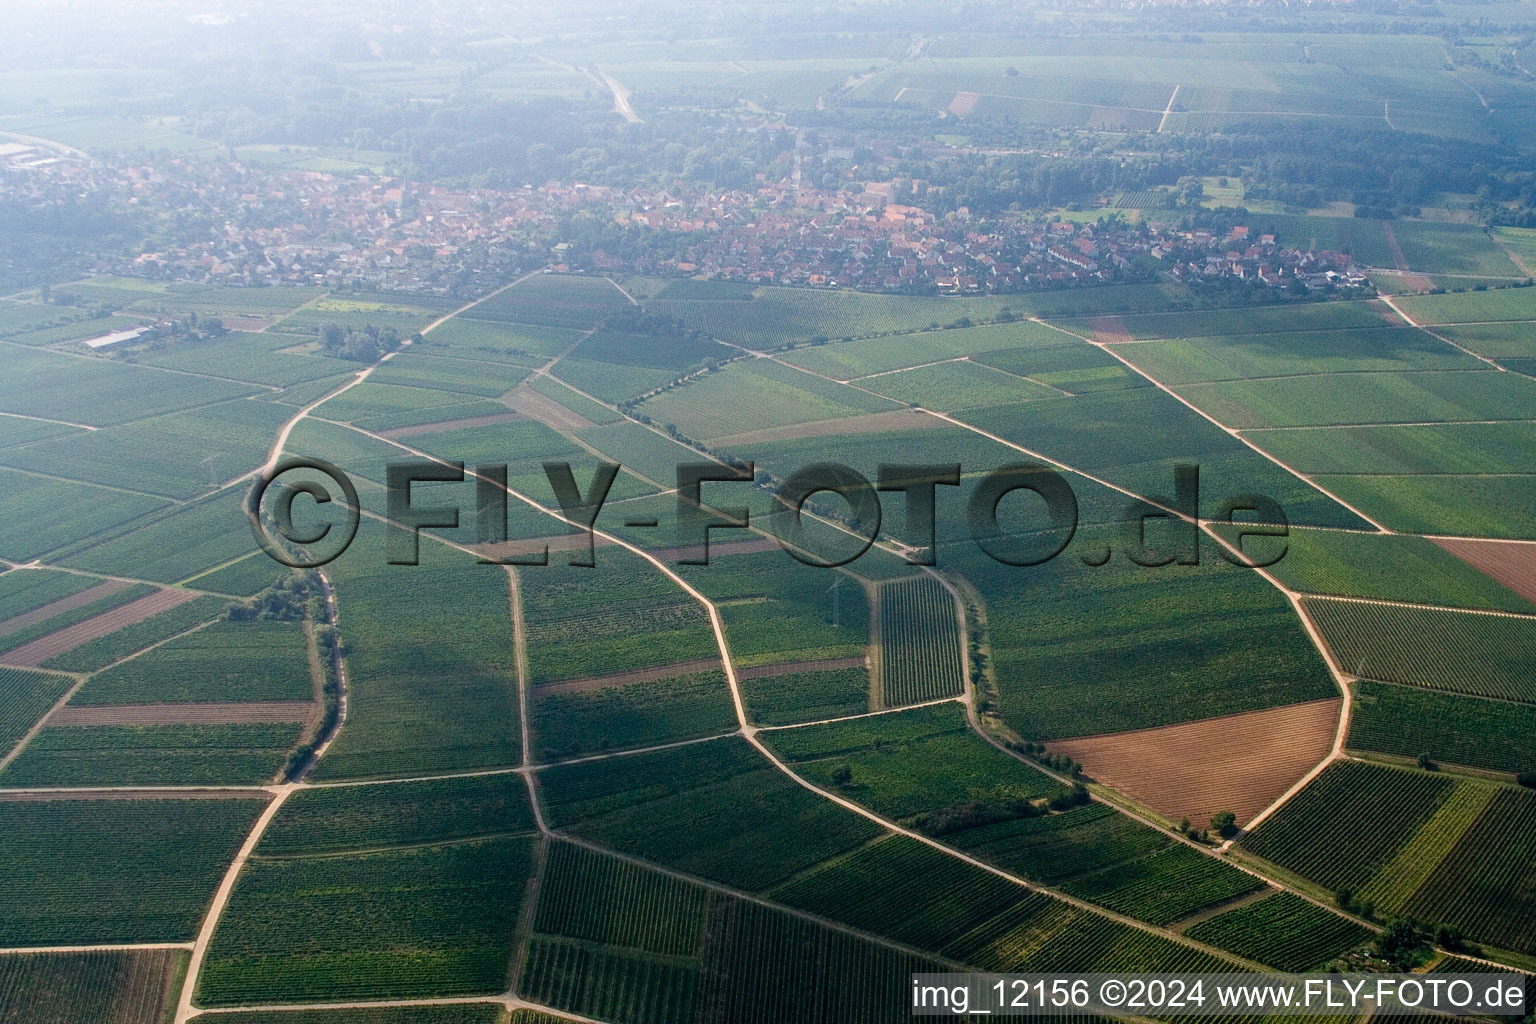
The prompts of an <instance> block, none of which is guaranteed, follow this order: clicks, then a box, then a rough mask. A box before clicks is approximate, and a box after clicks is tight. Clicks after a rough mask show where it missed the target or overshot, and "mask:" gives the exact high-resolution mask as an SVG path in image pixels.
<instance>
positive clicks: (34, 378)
mask: <svg viewBox="0 0 1536 1024" xmlns="http://www.w3.org/2000/svg"><path fill="white" fill-rule="evenodd" d="M0 373H4V375H5V377H6V381H7V383H8V384H9V385H10V386H9V387H7V388H6V391H5V394H4V395H3V396H0V412H10V413H19V414H21V415H24V416H39V417H42V418H43V419H53V420H66V421H69V422H72V423H84V424H88V425H90V426H96V427H104V426H110V425H111V424H114V423H125V422H127V421H128V420H135V419H141V418H143V417H145V416H153V415H157V414H161V413H171V412H176V411H178V410H181V409H189V408H191V407H193V406H200V405H208V404H210V403H212V402H217V401H221V400H224V399H230V398H241V397H244V396H246V395H250V394H254V393H255V392H256V391H257V390H258V389H257V388H256V387H255V386H253V385H250V384H239V383H234V382H230V381H217V380H210V379H208V378H205V377H194V376H189V375H187V374H180V373H167V372H165V371H162V370H156V369H153V368H151V367H146V366H131V365H128V364H126V363H121V362H114V361H108V360H105V359H77V358H73V357H71V356H66V355H63V354H60V353H58V352H48V351H43V350H38V349H27V348H22V347H20V346H7V347H5V348H4V349H3V351H0Z"/></svg>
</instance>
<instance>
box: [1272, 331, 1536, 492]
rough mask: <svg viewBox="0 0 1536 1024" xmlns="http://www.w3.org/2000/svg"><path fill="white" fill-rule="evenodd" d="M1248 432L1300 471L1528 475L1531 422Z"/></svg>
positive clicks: (1535, 428)
mask: <svg viewBox="0 0 1536 1024" xmlns="http://www.w3.org/2000/svg"><path fill="white" fill-rule="evenodd" d="M1452 351H1453V350H1452ZM1252 435H1253V436H1252V437H1251V440H1252V441H1254V443H1256V444H1258V445H1260V446H1261V447H1263V448H1264V449H1265V450H1266V451H1269V452H1272V453H1273V454H1275V455H1276V456H1277V457H1279V458H1282V459H1284V460H1285V461H1286V462H1287V463H1288V464H1290V465H1292V466H1294V467H1296V469H1298V470H1299V471H1301V472H1303V473H1328V474H1331V473H1362V474H1367V475H1373V476H1376V475H1381V474H1384V473H1400V474H1414V473H1452V474H1455V473H1461V474H1468V473H1529V472H1530V471H1531V469H1532V463H1531V445H1532V441H1533V439H1536V424H1530V423H1523V422H1519V421H1515V422H1501V423H1428V424H1416V425H1411V426H1404V425H1401V424H1392V425H1388V426H1380V427H1359V426H1353V427H1320V428H1317V429H1313V430H1256V431H1253V432H1252Z"/></svg>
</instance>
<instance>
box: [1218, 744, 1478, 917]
mask: <svg viewBox="0 0 1536 1024" xmlns="http://www.w3.org/2000/svg"><path fill="white" fill-rule="evenodd" d="M1455 788H1456V783H1455V782H1454V781H1453V780H1451V779H1447V778H1442V777H1439V776H1435V775H1427V774H1423V773H1419V772H1411V771H1406V770H1401V769H1397V768H1387V767H1383V766H1381V765H1374V764H1367V763H1364V762H1359V761H1344V762H1339V763H1336V764H1333V765H1330V766H1329V767H1328V768H1327V770H1325V771H1324V772H1323V774H1322V775H1320V776H1318V778H1317V779H1316V780H1315V781H1314V782H1313V783H1312V784H1311V785H1310V786H1308V787H1307V788H1306V789H1304V790H1302V791H1301V793H1299V794H1298V795H1297V796H1296V798H1295V799H1293V800H1292V801H1291V802H1290V803H1288V804H1286V805H1285V806H1284V807H1283V808H1281V809H1280V811H1279V813H1277V814H1276V815H1275V816H1274V817H1272V818H1270V819H1269V820H1268V821H1266V822H1265V823H1264V824H1263V825H1261V826H1260V827H1259V828H1258V829H1257V830H1256V831H1254V832H1252V833H1250V834H1249V835H1247V836H1245V837H1244V838H1243V839H1242V840H1241V842H1240V844H1239V845H1240V846H1241V847H1242V848H1243V849H1244V850H1247V851H1248V852H1249V853H1253V854H1256V855H1258V856H1260V857H1263V858H1264V859H1266V860H1270V861H1273V862H1274V863H1276V864H1279V865H1280V866H1281V867H1283V868H1287V869H1289V870H1291V871H1294V872H1296V873H1297V874H1298V875H1301V876H1302V877H1304V878H1308V879H1311V880H1312V881H1314V882H1317V883H1318V884H1320V885H1322V886H1324V887H1325V888H1327V889H1329V890H1337V889H1349V890H1351V891H1358V890H1359V889H1360V887H1361V886H1363V885H1365V883H1366V882H1368V881H1370V879H1371V878H1372V877H1373V876H1374V875H1375V874H1376V873H1377V872H1378V871H1380V870H1381V869H1382V868H1383V867H1385V866H1386V865H1387V864H1389V863H1390V862H1391V861H1392V859H1393V857H1394V856H1396V854H1397V852H1398V851H1399V850H1401V849H1402V848H1403V847H1404V846H1405V845H1407V843H1408V842H1409V841H1410V840H1411V839H1412V837H1413V835H1414V834H1415V833H1416V832H1417V831H1418V830H1419V829H1420V828H1421V827H1423V825H1424V823H1425V822H1427V821H1428V820H1429V819H1430V818H1431V817H1433V816H1434V814H1435V812H1436V811H1437V810H1438V809H1439V808H1440V806H1441V805H1442V804H1443V803H1444V802H1445V801H1446V800H1447V799H1449V798H1450V796H1451V793H1452V792H1453V791H1454V790H1455Z"/></svg>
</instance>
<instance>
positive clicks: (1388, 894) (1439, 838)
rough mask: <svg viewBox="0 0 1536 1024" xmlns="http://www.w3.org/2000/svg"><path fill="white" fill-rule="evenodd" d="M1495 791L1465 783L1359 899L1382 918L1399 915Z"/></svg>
mask: <svg viewBox="0 0 1536 1024" xmlns="http://www.w3.org/2000/svg"><path fill="white" fill-rule="evenodd" d="M1495 791H1496V787H1494V786H1493V785H1491V784H1488V783H1482V782H1474V781H1472V780H1470V779H1462V780H1459V781H1458V782H1457V783H1456V789H1455V790H1454V791H1453V792H1452V793H1451V795H1450V797H1449V798H1447V799H1446V801H1445V802H1444V803H1443V804H1441V805H1440V809H1439V810H1437V811H1436V812H1435V816H1434V817H1432V818H1430V819H1429V821H1427V822H1425V824H1424V827H1423V828H1421V829H1419V831H1418V832H1416V833H1414V836H1413V838H1412V839H1410V840H1409V841H1408V844H1407V845H1406V846H1404V847H1403V848H1402V849H1401V850H1399V851H1398V852H1397V856H1395V857H1393V858H1392V860H1391V861H1390V862H1389V863H1388V864H1387V865H1386V866H1385V867H1383V868H1382V869H1381V870H1380V871H1379V872H1377V873H1376V876H1375V877H1374V878H1372V879H1371V880H1370V881H1369V882H1368V883H1366V885H1365V886H1364V887H1362V888H1361V889H1360V896H1359V898H1360V899H1361V900H1364V901H1368V902H1369V903H1371V904H1372V905H1374V906H1376V907H1378V908H1379V909H1380V911H1381V912H1382V913H1383V914H1391V915H1395V914H1399V913H1401V912H1402V909H1403V904H1404V903H1406V902H1407V901H1408V899H1409V898H1410V897H1411V896H1413V894H1414V893H1415V892H1417V891H1418V889H1419V887H1420V886H1421V885H1423V884H1424V880H1425V879H1426V878H1427V877H1429V874H1430V872H1431V871H1433V870H1434V869H1435V865H1437V864H1439V863H1440V862H1441V861H1443V860H1444V859H1445V856H1446V854H1448V853H1450V851H1451V849H1452V847H1454V846H1455V845H1456V843H1457V841H1458V840H1459V839H1461V837H1462V835H1463V834H1464V833H1465V832H1466V831H1467V828H1468V827H1469V826H1470V825H1471V824H1472V823H1473V822H1474V821H1476V820H1477V819H1478V817H1479V816H1481V815H1482V813H1483V811H1484V810H1485V809H1486V808H1487V806H1488V804H1489V802H1490V801H1492V800H1493V798H1494V795H1495Z"/></svg>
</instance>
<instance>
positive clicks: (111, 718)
mask: <svg viewBox="0 0 1536 1024" xmlns="http://www.w3.org/2000/svg"><path fill="white" fill-rule="evenodd" d="M314 711H315V705H314V704H313V703H311V702H310V701H307V700H284V701H269V702H266V703H260V704H103V705H97V706H90V707H62V708H60V709H59V710H57V711H55V712H54V713H53V714H52V715H50V716H48V726H49V727H50V728H52V727H54V726H70V725H77V726H90V725H245V724H247V723H258V722H305V721H308V720H309V716H310V715H312V714H314Z"/></svg>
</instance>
